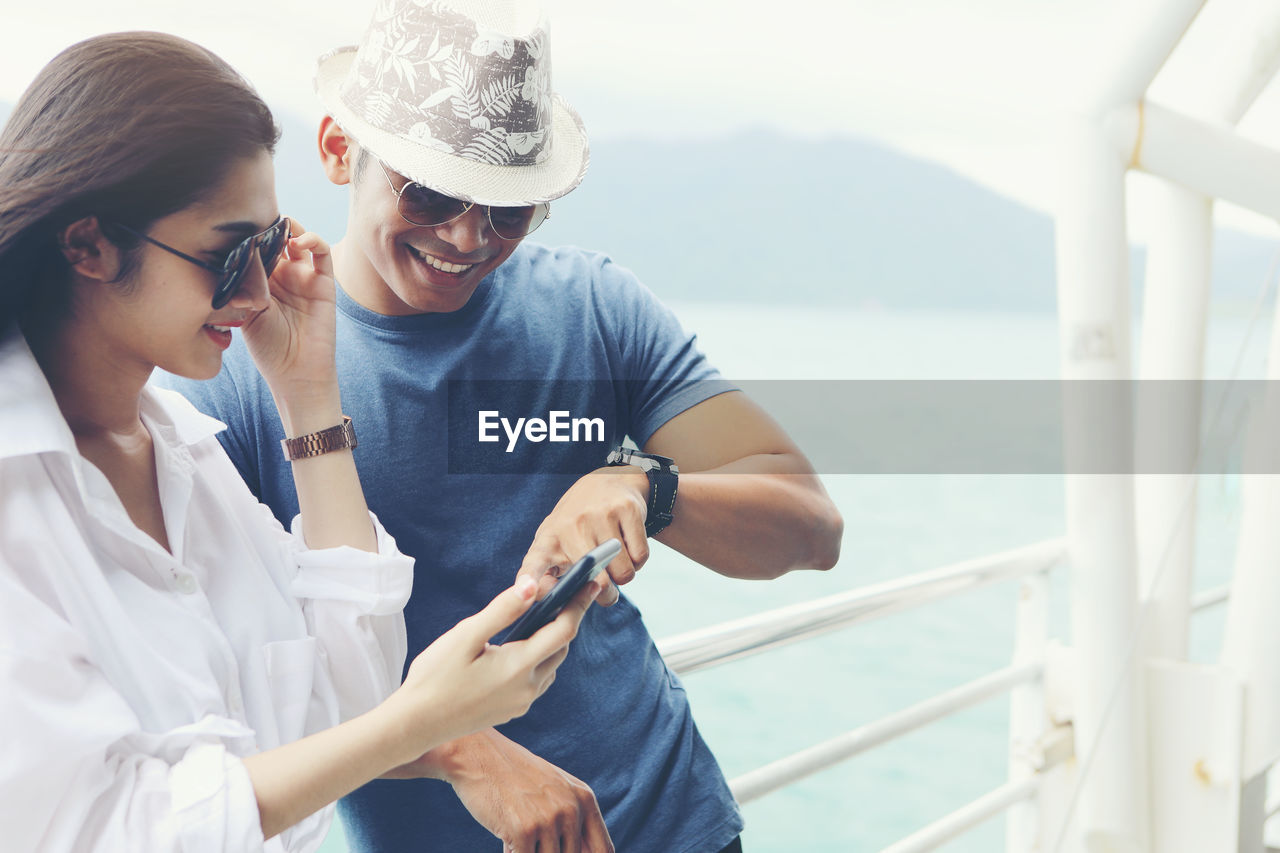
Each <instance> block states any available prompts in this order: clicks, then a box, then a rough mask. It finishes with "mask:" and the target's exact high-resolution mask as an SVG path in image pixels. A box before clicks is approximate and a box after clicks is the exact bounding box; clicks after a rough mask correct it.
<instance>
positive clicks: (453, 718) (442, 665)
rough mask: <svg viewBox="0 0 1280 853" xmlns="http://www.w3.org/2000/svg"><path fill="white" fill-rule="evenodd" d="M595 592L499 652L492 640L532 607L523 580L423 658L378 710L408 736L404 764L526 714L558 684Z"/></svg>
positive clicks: (529, 585) (528, 584)
mask: <svg viewBox="0 0 1280 853" xmlns="http://www.w3.org/2000/svg"><path fill="white" fill-rule="evenodd" d="M598 591H599V590H598V587H595V586H587V587H585V588H584V589H582V590H581V591H580V592H579V593H578V594H577V595H576V596H574V598H573V599H572V600H571V601H570V602H569V604H568V606H566V607H565V608H564V610H562V611H561V612H560V615H559V616H557V617H556V618H555V619H554V620H553V621H552V622H551V623H550V624H548V625H546V626H545V627H543V628H542V629H541V630H539V631H538V632H537V633H535V634H534V635H533V636H531V637H530V638H529V639H527V640H521V641H519V642H509V643H504V644H503V645H501V646H495V645H492V644H490V643H489V638H491V637H493V636H494V635H496V634H498V633H499V632H501V631H502V630H504V629H505V628H506V627H507V626H509V625H510V624H511V623H512V622H514V621H515V620H516V619H518V618H519V617H520V616H521V615H522V614H523V613H524V612H525V611H526V610H528V609H529V607H530V605H532V604H533V600H534V596H535V594H536V592H537V584H536V582H534V581H533V580H532V579H530V578H521V579H520V580H519V581H517V583H516V584H515V586H512V587H510V588H509V589H507V590H504V591H503V592H501V593H499V594H498V596H497V597H496V598H494V599H493V601H492V602H490V603H489V605H488V606H487V607H485V609H484V610H481V611H480V612H479V613H477V614H475V615H474V616H470V617H468V618H466V619H463V620H462V621H461V622H459V623H458V624H457V625H456V626H454V627H453V628H452V629H451V630H450V631H448V632H447V633H445V634H443V635H442V636H441V637H440V638H439V639H437V640H436V641H435V642H434V643H432V644H431V645H430V646H428V647H427V648H426V649H424V650H423V651H422V653H421V654H419V655H418V656H417V657H416V658H415V659H414V661H413V663H412V664H410V666H409V672H408V674H407V675H406V676H405V680H404V684H402V685H401V686H400V688H399V689H398V690H397V691H396V692H395V693H393V694H392V695H391V697H390V698H388V699H387V700H386V701H385V702H384V703H383V705H382V706H381V709H380V710H384V711H390V712H392V713H394V714H395V715H396V719H397V721H398V722H397V723H396V724H397V725H398V726H401V727H403V728H402V729H401V730H402V731H403V732H404V734H405V737H404V738H403V741H404V749H405V754H404V761H403V763H409V762H411V761H413V760H415V759H417V758H418V757H420V756H421V755H422V754H423V753H425V752H427V751H428V750H431V749H433V748H434V747H436V746H439V745H440V744H442V743H445V742H447V741H450V740H454V739H455V738H458V737H461V736H463V735H466V734H470V733H471V732H475V731H479V730H480V729H483V728H487V727H489V726H496V725H500V724H502V723H505V722H507V721H508V720H511V719H514V718H516V717H519V716H521V715H523V714H524V713H525V712H526V711H528V710H529V707H530V706H531V705H532V704H533V702H534V700H535V699H537V698H538V697H539V696H541V695H542V694H543V693H544V692H546V689H547V688H548V687H550V686H551V683H552V682H553V681H555V673H556V668H557V667H559V666H560V663H561V662H562V661H563V660H564V658H565V655H567V654H568V653H569V642H570V641H571V640H573V638H574V637H575V636H577V633H578V626H579V625H580V624H581V622H582V618H583V616H584V615H585V614H586V612H587V608H588V607H590V606H591V603H592V602H593V601H594V600H595V597H596V594H597V593H598Z"/></svg>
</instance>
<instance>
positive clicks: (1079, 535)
mask: <svg viewBox="0 0 1280 853" xmlns="http://www.w3.org/2000/svg"><path fill="white" fill-rule="evenodd" d="M1130 138H1132V137H1130ZM1064 142H1065V146H1066V152H1065V155H1066V156H1065V157H1064V159H1063V166H1064V168H1063V175H1062V177H1063V184H1062V191H1061V196H1060V206H1059V211H1058V217H1057V228H1056V243H1057V247H1056V248H1057V276H1058V307H1059V322H1060V324H1061V340H1060V346H1061V349H1062V365H1063V368H1062V370H1063V379H1064V380H1067V385H1068V391H1067V393H1066V394H1065V397H1064V413H1065V415H1066V422H1065V424H1064V433H1063V434H1064V442H1065V450H1066V456H1065V458H1066V464H1067V477H1066V511H1067V537H1068V540H1069V546H1070V559H1071V571H1072V592H1071V633H1072V644H1073V645H1074V646H1075V647H1076V650H1077V654H1078V655H1079V662H1080V670H1081V672H1082V674H1083V676H1084V677H1082V678H1081V679H1080V683H1079V685H1078V691H1079V692H1078V695H1077V697H1076V698H1077V704H1076V714H1075V721H1074V723H1075V734H1076V756H1077V760H1079V761H1082V762H1083V761H1089V762H1090V766H1089V767H1088V775H1087V776H1086V777H1084V778H1082V780H1081V783H1080V784H1081V786H1082V788H1081V791H1080V794H1079V811H1080V819H1081V820H1080V823H1079V825H1080V826H1082V827H1084V833H1085V843H1086V845H1087V846H1089V847H1092V848H1094V849H1099V850H1116V851H1120V850H1133V851H1141V850H1145V849H1147V843H1148V842H1147V839H1148V835H1149V832H1148V829H1149V827H1148V816H1147V815H1148V812H1147V794H1146V789H1147V779H1146V762H1145V753H1146V745H1145V741H1144V734H1143V731H1144V729H1143V727H1142V726H1141V725H1140V720H1141V712H1142V706H1141V691H1140V690H1139V681H1138V679H1137V677H1136V673H1137V671H1138V667H1137V658H1136V657H1135V656H1126V655H1125V654H1124V652H1125V650H1126V649H1128V648H1129V644H1130V642H1131V640H1132V639H1133V630H1134V627H1135V616H1136V613H1135V610H1136V603H1137V597H1136V587H1137V571H1136V565H1135V563H1136V543H1135V541H1134V518H1133V480H1132V478H1131V477H1129V476H1126V475H1124V474H1123V473H1119V472H1117V473H1092V472H1080V469H1079V468H1078V467H1076V468H1073V465H1075V466H1078V465H1079V464H1080V460H1081V459H1082V458H1094V457H1093V455H1092V454H1091V453H1090V451H1091V450H1093V449H1094V448H1095V447H1096V446H1097V445H1098V443H1099V442H1101V443H1103V444H1106V445H1108V446H1110V447H1112V448H1116V449H1120V448H1125V447H1128V446H1130V445H1129V443H1130V442H1131V441H1132V433H1131V425H1132V421H1131V417H1132V415H1131V413H1126V412H1125V411H1124V410H1123V407H1121V411H1106V410H1103V411H1099V410H1098V408H1097V407H1096V406H1094V405H1093V404H1092V401H1094V400H1095V399H1096V396H1094V395H1089V396H1088V397H1087V399H1084V400H1082V399H1081V395H1078V394H1074V393H1072V390H1071V385H1072V383H1080V382H1083V381H1084V380H1113V381H1118V380H1128V379H1130V378H1131V369H1130V344H1129V257H1128V252H1129V246H1128V239H1127V232H1126V229H1125V196H1124V192H1125V186H1124V176H1125V167H1126V160H1125V157H1124V156H1123V155H1122V154H1121V153H1120V152H1119V151H1118V150H1117V149H1118V146H1117V145H1116V144H1115V143H1114V142H1113V141H1112V140H1111V139H1110V138H1109V137H1108V136H1107V135H1106V133H1105V131H1104V129H1103V128H1102V127H1101V126H1099V124H1094V123H1093V122H1090V121H1081V122H1079V123H1078V124H1076V125H1075V126H1074V127H1071V128H1069V129H1068V132H1067V133H1066V136H1065V138H1064ZM1104 714H1106V719H1105V720H1104V719H1103V715H1104ZM1084 769H1085V768H1084V767H1083V766H1082V767H1081V770H1082V771H1083V770H1084Z"/></svg>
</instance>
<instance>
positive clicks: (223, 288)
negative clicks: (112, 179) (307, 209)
mask: <svg viewBox="0 0 1280 853" xmlns="http://www.w3.org/2000/svg"><path fill="white" fill-rule="evenodd" d="M115 225H116V227H117V228H119V229H120V230H121V231H127V232H128V233H130V234H132V235H133V236H135V237H137V238H139V239H141V240H146V241H147V242H148V243H150V244H151V245H153V246H159V247H160V248H161V249H164V250H165V251H166V252H170V253H171V254H174V255H177V256H178V257H180V258H182V259H183V260H184V261H190V262H191V263H193V264H195V265H196V266H198V267H200V268H201V269H206V270H208V271H209V272H211V273H215V274H216V275H217V276H218V283H217V284H216V285H215V286H214V288H213V307H214V308H215V309H218V308H221V307H222V306H223V305H226V304H227V303H228V302H230V301H231V297H233V296H235V295H236V291H237V290H239V289H240V285H241V284H242V283H243V282H244V277H245V274H246V273H248V272H249V266H250V265H251V264H252V263H253V250H254V249H255V248H256V249H257V250H258V256H259V257H260V258H262V268H263V269H264V270H265V271H266V273H267V275H271V271H272V270H273V269H275V268H276V263H277V262H278V261H279V260H280V255H281V253H282V252H283V251H284V244H285V243H286V242H288V240H289V229H290V227H291V226H290V223H289V217H287V216H281V217H280V218H279V219H277V220H276V221H275V222H273V223H271V227H270V228H268V229H267V230H265V231H261V232H259V233H257V234H254V235H253V236H252V237H249V238H247V239H245V240H241V241H240V242H239V243H237V244H236V246H235V248H233V249H232V250H231V251H230V252H228V253H227V257H226V258H224V259H223V261H222V263H221V264H213V263H209V262H208V261H202V260H200V259H199V258H193V257H191V256H190V255H188V254H187V253H185V252H180V251H178V250H177V249H175V248H173V247H172V246H168V245H165V244H164V243H161V242H160V241H159V240H156V239H153V238H151V237H148V236H147V235H146V234H143V233H141V232H139V231H135V230H133V229H132V228H130V227H129V226H127V225H121V224H120V223H118V222H117V223H115Z"/></svg>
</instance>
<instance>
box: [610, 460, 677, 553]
mask: <svg viewBox="0 0 1280 853" xmlns="http://www.w3.org/2000/svg"><path fill="white" fill-rule="evenodd" d="M605 464H606V465H610V466H613V465H634V466H636V467H637V468H639V469H640V470H641V471H644V473H645V476H646V477H648V478H649V510H648V512H647V513H646V515H645V521H644V532H645V534H646V535H648V536H653V535H655V534H657V533H659V532H661V531H662V530H664V529H666V526H667V525H668V524H670V523H671V522H672V521H673V520H674V518H675V516H674V515H672V511H673V510H674V509H675V506H676V483H677V481H678V480H679V474H680V469H679V468H677V467H676V463H675V460H674V459H668V458H667V457H666V456H658V455H657V454H656V453H643V452H641V451H639V450H631V449H629V448H626V447H617V448H614V449H613V450H611V451H609V458H608V459H606V460H605Z"/></svg>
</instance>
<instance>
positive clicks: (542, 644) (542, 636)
mask: <svg viewBox="0 0 1280 853" xmlns="http://www.w3.org/2000/svg"><path fill="white" fill-rule="evenodd" d="M598 593H599V589H598V588H597V587H595V586H594V585H592V584H587V585H586V586H585V587H583V588H582V589H580V590H579V591H578V593H577V595H575V596H574V597H573V598H572V599H570V600H569V603H568V604H566V605H565V607H564V609H563V610H561V611H560V614H559V615H558V616H556V618H555V619H553V620H551V622H550V623H549V624H547V625H544V626H543V627H541V628H539V629H538V630H537V631H536V632H535V633H534V635H533V636H532V637H530V638H529V639H527V640H525V642H526V643H527V644H528V648H529V653H530V654H532V655H533V656H534V658H535V659H543V658H548V657H550V656H551V655H553V654H555V653H556V652H557V651H558V650H559V649H560V648H561V647H562V646H568V644H569V642H570V641H572V640H573V638H574V637H576V636H577V635H578V626H579V625H580V624H582V617H583V616H585V615H586V614H587V608H588V607H590V606H591V602H593V601H594V600H595V597H596V595H597V594H598Z"/></svg>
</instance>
